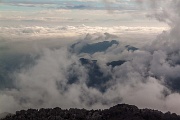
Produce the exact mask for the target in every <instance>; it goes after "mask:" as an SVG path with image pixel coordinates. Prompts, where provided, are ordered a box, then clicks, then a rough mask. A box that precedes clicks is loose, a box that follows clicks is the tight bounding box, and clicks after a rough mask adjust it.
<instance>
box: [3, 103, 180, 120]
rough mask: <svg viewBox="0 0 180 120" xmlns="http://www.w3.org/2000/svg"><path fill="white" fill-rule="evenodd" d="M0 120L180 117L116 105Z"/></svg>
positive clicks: (31, 113) (29, 112)
mask: <svg viewBox="0 0 180 120" xmlns="http://www.w3.org/2000/svg"><path fill="white" fill-rule="evenodd" d="M1 120H180V116H179V115H177V114H175V113H170V112H167V113H162V112H160V111H158V110H151V109H139V108H138V107H136V106H134V105H127V104H118V105H116V106H114V107H111V108H109V109H105V110H86V109H77V108H70V109H69V110H63V109H61V108H58V107H56V108H54V109H44V108H41V109H40V110H37V109H29V110H21V111H17V112H16V114H15V115H10V116H7V117H6V118H4V119H1Z"/></svg>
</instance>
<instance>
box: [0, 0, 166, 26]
mask: <svg viewBox="0 0 180 120" xmlns="http://www.w3.org/2000/svg"><path fill="white" fill-rule="evenodd" d="M150 6H151V5H149V3H144V4H143V5H141V6H139V4H137V2H136V0H132V1H131V2H129V0H114V1H112V0H109V1H108V0H39V1H36V0H26V1H24V0H1V2H0V25H1V26H4V25H51V26H52V25H55V26H57V25H82V24H85V25H89V26H117V25H120V26H151V27H152V26H153V27H155V26H165V24H163V23H160V22H158V21H156V20H155V19H151V18H147V17H146V15H147V14H149V13H151V12H152V11H154V9H152V8H151V7H150ZM158 9H160V7H159V8H158Z"/></svg>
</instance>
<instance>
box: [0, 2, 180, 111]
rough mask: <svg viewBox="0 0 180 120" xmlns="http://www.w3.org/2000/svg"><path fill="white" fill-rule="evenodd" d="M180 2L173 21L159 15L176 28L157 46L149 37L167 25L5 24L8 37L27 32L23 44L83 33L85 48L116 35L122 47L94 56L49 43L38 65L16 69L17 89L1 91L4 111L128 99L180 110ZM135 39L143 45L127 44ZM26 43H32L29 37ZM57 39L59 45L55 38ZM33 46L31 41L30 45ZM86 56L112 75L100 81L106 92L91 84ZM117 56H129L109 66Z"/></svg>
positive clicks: (104, 103) (142, 104)
mask: <svg viewBox="0 0 180 120" xmlns="http://www.w3.org/2000/svg"><path fill="white" fill-rule="evenodd" d="M154 2H155V1H154ZM154 2H153V3H152V5H153V6H154V4H156V3H154ZM171 2H172V1H171ZM179 4H180V2H179V1H175V3H172V4H171V5H172V6H173V8H171V9H172V10H171V12H172V15H173V16H174V17H173V19H172V18H170V17H169V14H167V15H163V16H161V15H159V16H158V17H159V18H160V20H162V21H163V20H164V19H168V20H169V21H170V22H171V24H170V27H171V29H170V30H167V29H166V30H167V31H163V32H162V33H161V34H160V35H158V36H157V38H156V39H155V40H154V41H153V42H152V43H151V41H150V43H151V44H147V45H144V44H143V43H144V41H145V40H146V43H148V42H149V41H148V40H149V39H150V38H151V37H149V36H148V35H153V36H155V35H156V34H157V32H161V31H162V30H164V28H163V29H162V28H157V27H153V28H147V27H110V28H109V27H98V26H96V27H90V26H85V25H82V26H58V27H38V26H35V27H33V26H31V27H17V28H15V27H11V28H9V27H1V34H2V35H4V36H6V37H5V38H8V37H7V36H8V33H11V35H13V36H16V37H17V38H18V39H19V38H20V37H22V36H23V37H22V38H23V39H22V38H21V39H20V40H19V41H20V43H21V42H22V41H25V40H24V38H29V37H30V40H33V39H37V38H38V37H39V38H41V40H44V39H45V38H51V40H52V38H54V39H55V38H58V39H59V36H62V39H61V40H63V39H64V38H66V37H67V36H68V35H69V33H71V34H72V33H73V35H72V36H73V37H72V38H74V36H77V35H81V38H79V39H80V40H79V41H78V42H79V43H80V45H81V46H83V45H85V44H84V43H88V44H92V43H96V42H100V41H105V40H111V39H113V38H114V37H116V39H117V38H119V39H120V40H119V41H121V42H120V44H119V45H115V46H112V47H111V48H109V49H108V50H106V51H104V52H96V53H94V54H92V55H89V54H75V53H71V52H70V51H69V50H68V48H69V47H70V46H71V45H69V44H68V45H67V44H66V45H65V44H63V46H61V47H50V46H45V47H43V48H42V49H41V50H42V51H41V52H40V53H39V56H38V59H35V60H34V61H35V64H34V65H32V66H30V67H28V68H21V69H20V70H18V71H14V73H13V79H14V80H15V83H14V86H15V87H14V88H11V89H3V90H2V91H1V92H0V98H1V99H0V108H1V109H0V112H4V111H8V112H14V111H15V110H19V109H27V108H32V107H33V108H41V107H57V106H59V107H62V108H70V107H78V108H88V109H91V108H98V109H99V108H102V109H103V108H107V107H109V106H112V105H114V104H118V103H124V102H125V103H129V104H135V105H138V106H139V107H141V108H146V107H148V108H152V109H159V110H162V111H168V110H170V111H171V112H176V113H178V114H180V109H179V108H178V106H179V104H180V103H179V101H178V100H179V99H180V93H179V90H180V87H179V85H180V84H179V77H180V76H179V71H180V62H179V59H180V52H179V51H180V48H179V45H180V42H179V38H180V36H179V34H178V33H179V30H180V29H179V28H180V26H179V21H180V17H179V12H178V10H179V6H178V5H179ZM171 5H170V6H171ZM163 14H164V13H163ZM157 15H158V14H157ZM155 17H157V16H155ZM104 31H106V32H104ZM86 33H89V34H86ZM123 33H124V34H123ZM125 35H126V37H124V38H126V39H125V40H124V41H123V40H121V38H123V36H125ZM143 35H144V37H143ZM31 37H32V38H31ZM142 37H143V38H142ZM148 37H149V38H148ZM13 38H15V37H13ZM127 38H131V41H130V42H127V41H128V39H127ZM132 38H133V40H135V41H136V42H137V41H138V40H139V38H141V40H139V41H140V42H138V45H139V46H140V47H139V49H138V50H136V51H128V50H127V49H125V47H124V46H125V45H127V43H128V44H129V43H131V45H135V43H134V41H132ZM145 38H146V39H145ZM147 38H148V39H147ZM14 41H17V40H14ZM142 41H143V43H142ZM147 41H148V42H147ZM74 42H75V43H76V42H77V41H71V42H70V43H74ZM15 43H16V42H15ZM20 43H18V44H20ZM24 43H30V42H28V41H25V42H24ZM52 43H54V44H57V42H54V41H52ZM141 44H143V45H141ZM13 45H14V44H13ZM21 45H22V44H20V46H21ZM28 45H29V44H28ZM30 47H31V45H30ZM27 48H28V47H27V45H26V47H25V49H27ZM38 48H39V47H38ZM25 49H23V50H25ZM21 51H22V50H21ZM32 54H33V53H32ZM82 57H85V58H86V57H87V58H88V59H92V60H97V65H98V66H99V69H100V71H101V72H103V74H104V75H111V78H110V80H109V81H108V82H106V83H105V84H100V87H105V88H106V89H105V90H104V91H103V92H102V91H100V90H99V89H97V88H96V87H93V86H88V84H87V83H88V82H89V80H90V76H89V74H88V70H89V69H88V67H85V66H83V65H82V64H81V62H80V61H79V58H82ZM116 60H125V61H126V62H125V63H123V64H122V65H121V66H116V67H114V68H112V67H111V66H107V65H106V63H107V62H111V61H116ZM89 67H92V66H89ZM73 75H76V77H77V81H75V82H74V83H72V84H69V82H68V79H69V77H72V76H73ZM74 79H75V78H74ZM7 101H8V102H7ZM7 104H8V105H7Z"/></svg>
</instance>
